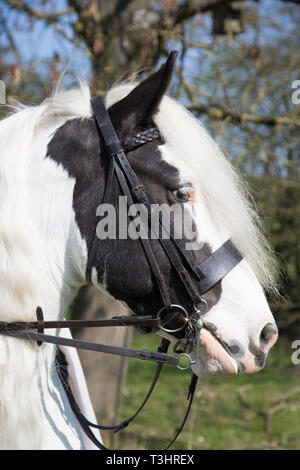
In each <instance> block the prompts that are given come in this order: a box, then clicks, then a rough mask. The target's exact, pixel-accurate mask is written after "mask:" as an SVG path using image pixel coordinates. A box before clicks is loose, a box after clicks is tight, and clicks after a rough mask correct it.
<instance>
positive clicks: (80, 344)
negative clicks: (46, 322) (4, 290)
mask: <svg viewBox="0 0 300 470" xmlns="http://www.w3.org/2000/svg"><path fill="white" fill-rule="evenodd" d="M0 334H1V335H5V336H14V337H15V338H21V339H27V340H32V341H42V342H44V343H50V344H57V345H59V346H69V347H71V348H77V349H85V350H88V351H96V352H103V353H107V354H114V355H117V356H125V357H132V358H135V359H141V360H143V361H153V362H159V363H162V364H171V365H175V366H177V365H178V364H179V362H180V356H173V355H172V354H165V353H159V352H153V351H147V350H145V349H141V350H139V349H130V348H123V347H122V348H121V347H118V346H108V345H106V344H100V343H89V342H86V341H81V340H79V339H70V338H62V337H60V336H52V335H45V334H42V333H35V332H33V331H29V330H9V329H2V330H1V331H0Z"/></svg>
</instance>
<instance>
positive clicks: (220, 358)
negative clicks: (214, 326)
mask: <svg viewBox="0 0 300 470" xmlns="http://www.w3.org/2000/svg"><path fill="white" fill-rule="evenodd" d="M192 370H193V372H194V373H195V374H196V375H198V376H199V377H202V376H208V375H236V374H237V373H238V371H239V366H238V363H237V362H236V360H235V359H234V358H233V357H232V356H231V355H230V354H229V353H228V352H227V351H226V350H225V348H224V347H223V345H222V344H221V342H220V341H219V340H217V339H216V338H215V336H213V334H212V333H211V332H210V331H208V330H207V329H205V328H202V330H201V335H200V344H199V349H198V360H197V362H196V364H194V365H193V366H192Z"/></svg>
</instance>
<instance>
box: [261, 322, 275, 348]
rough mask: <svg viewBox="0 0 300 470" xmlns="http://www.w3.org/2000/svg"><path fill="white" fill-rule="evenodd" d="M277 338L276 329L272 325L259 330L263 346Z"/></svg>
mask: <svg viewBox="0 0 300 470" xmlns="http://www.w3.org/2000/svg"><path fill="white" fill-rule="evenodd" d="M277 336H278V329H277V326H276V325H275V324H274V323H267V324H266V326H264V328H263V329H262V330H261V333H260V340H261V342H262V343H263V344H265V345H267V344H269V343H270V342H271V340H274V339H275V338H277Z"/></svg>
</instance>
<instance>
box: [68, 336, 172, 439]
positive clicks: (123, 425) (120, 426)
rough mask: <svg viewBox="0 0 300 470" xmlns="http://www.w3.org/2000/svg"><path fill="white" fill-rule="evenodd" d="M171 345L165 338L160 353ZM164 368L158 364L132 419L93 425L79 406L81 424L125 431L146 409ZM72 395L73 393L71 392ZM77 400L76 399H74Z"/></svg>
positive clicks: (115, 431)
mask: <svg viewBox="0 0 300 470" xmlns="http://www.w3.org/2000/svg"><path fill="white" fill-rule="evenodd" d="M169 345H170V341H169V340H167V339H165V338H163V339H162V342H161V344H160V346H159V347H158V352H165V353H166V352H167V351H168V347H169ZM162 366H163V364H161V363H160V364H157V367H156V370H155V374H154V377H153V379H152V382H151V385H150V387H149V390H148V392H147V394H146V396H145V398H144V400H143V402H142V403H141V405H140V406H139V408H138V409H137V411H136V412H135V413H134V414H133V415H132V416H131V417H130V418H127V419H125V420H124V421H122V423H120V424H115V425H111V426H104V425H102V424H95V423H92V422H91V421H89V420H88V419H86V418H85V417H84V416H83V415H82V413H81V412H80V410H79V408H78V406H77V409H78V411H77V412H78V413H80V415H81V416H80V419H81V422H83V423H84V424H85V426H87V427H91V428H95V429H100V430H102V431H114V433H117V432H119V431H121V430H123V429H125V428H126V427H127V426H128V425H129V424H130V423H131V422H132V421H133V420H134V419H135V418H136V416H137V415H138V414H139V413H140V412H141V411H142V409H143V408H144V406H145V405H146V403H147V401H148V400H149V398H150V396H151V394H152V392H153V390H154V387H155V385H156V383H157V380H158V378H159V375H160V372H161V369H162ZM71 393H72V392H71ZM73 400H75V399H73ZM76 416H77V413H76Z"/></svg>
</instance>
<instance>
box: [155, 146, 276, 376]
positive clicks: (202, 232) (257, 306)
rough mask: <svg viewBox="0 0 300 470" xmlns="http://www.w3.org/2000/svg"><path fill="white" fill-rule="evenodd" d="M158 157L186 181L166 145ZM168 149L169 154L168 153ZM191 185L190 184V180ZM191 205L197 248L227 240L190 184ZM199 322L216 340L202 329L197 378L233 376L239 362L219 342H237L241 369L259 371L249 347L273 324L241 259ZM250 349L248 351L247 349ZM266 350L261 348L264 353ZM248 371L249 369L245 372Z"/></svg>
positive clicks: (201, 194) (188, 205) (214, 247)
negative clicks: (208, 327) (242, 354)
mask: <svg viewBox="0 0 300 470" xmlns="http://www.w3.org/2000/svg"><path fill="white" fill-rule="evenodd" d="M160 150H161V153H162V157H163V159H164V160H166V161H167V162H168V163H169V164H171V165H173V166H175V167H176V168H177V169H178V171H179V173H180V175H181V176H180V180H181V181H182V182H184V183H185V182H186V181H189V179H188V175H187V172H186V171H185V168H183V167H180V165H178V163H177V160H176V164H175V163H174V160H172V152H171V151H170V149H168V146H167V145H163V146H160ZM168 150H169V151H168ZM190 182H192V183H193V181H190ZM194 190H195V194H194V202H193V203H186V204H185V206H186V209H187V210H188V211H190V213H191V214H192V216H193V219H194V222H195V224H196V227H197V234H198V242H199V245H200V246H201V244H203V243H208V244H209V245H210V247H211V249H212V251H213V252H214V251H215V250H217V249H218V248H219V247H220V246H221V245H222V244H223V243H224V242H225V241H226V240H228V238H230V233H228V231H227V229H226V228H224V227H223V226H220V224H217V223H216V221H215V220H214V214H211V213H210V212H209V210H208V209H207V204H206V200H205V197H206V195H205V192H203V188H201V187H195V185H194ZM203 321H204V322H208V323H211V324H213V325H214V326H215V327H216V329H217V336H218V337H219V339H220V342H219V341H217V340H216V339H215V338H214V337H213V336H212V335H211V334H210V333H209V332H208V331H207V330H205V329H204V330H202V332H201V337H200V347H199V360H198V361H197V364H196V365H195V366H194V367H193V370H194V372H195V373H197V374H198V375H210V374H213V375H214V374H226V375H228V374H229V375H231V374H236V373H237V370H238V369H239V368H242V366H241V367H240V366H239V360H238V358H236V357H234V355H233V354H231V353H230V352H228V350H226V349H225V348H224V347H223V346H222V342H224V344H225V343H229V344H230V342H231V341H234V339H238V340H239V342H240V343H241V345H242V348H243V350H244V351H245V358H244V359H243V360H241V362H243V366H244V367H246V368H247V364H250V363H251V372H255V371H256V370H259V368H258V367H257V366H255V365H254V366H253V364H254V362H255V356H254V354H253V348H252V349H251V346H249V345H255V348H256V350H257V351H258V350H259V349H260V348H261V347H262V345H261V341H260V334H261V331H262V329H263V328H264V326H265V325H266V324H268V323H272V324H273V323H274V319H273V316H272V314H271V312H270V309H269V306H268V303H267V301H266V297H265V294H264V292H263V289H262V287H261V286H260V284H259V282H258V280H257V278H256V276H255V275H254V273H253V271H252V270H251V269H250V267H249V264H248V263H247V262H246V261H245V260H242V261H241V262H240V263H239V264H238V265H237V266H235V267H234V268H233V269H232V270H231V271H230V272H229V273H228V274H227V275H226V276H225V277H224V279H223V280H222V293H221V297H220V299H219V301H218V302H217V304H216V305H214V306H213V307H212V308H211V310H210V311H209V312H208V313H207V314H205V315H204V316H203ZM249 348H250V349H249ZM267 350H268V347H266V348H265V352H267ZM249 370H250V369H249Z"/></svg>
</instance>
